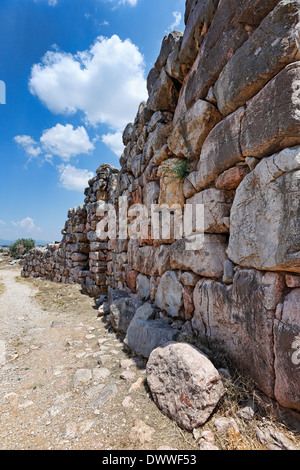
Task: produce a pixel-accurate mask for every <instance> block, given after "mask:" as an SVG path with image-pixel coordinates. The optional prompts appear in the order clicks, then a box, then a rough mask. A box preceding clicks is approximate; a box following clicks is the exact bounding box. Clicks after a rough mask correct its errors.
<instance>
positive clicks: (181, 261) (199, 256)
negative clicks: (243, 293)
mask: <svg viewBox="0 0 300 470" xmlns="http://www.w3.org/2000/svg"><path fill="white" fill-rule="evenodd" d="M193 241H195V237H190V238H189V237H188V238H186V239H182V240H178V241H177V242H176V243H173V245H172V247H171V249H170V263H171V268H172V269H180V270H182V271H193V272H194V273H195V274H199V275H200V276H205V277H213V278H219V277H221V276H222V275H223V267H224V262H225V261H226V259H227V256H226V248H227V238H226V236H225V235H211V234H204V235H203V244H202V247H201V248H199V249H196V250H191V249H189V248H190V242H193Z"/></svg>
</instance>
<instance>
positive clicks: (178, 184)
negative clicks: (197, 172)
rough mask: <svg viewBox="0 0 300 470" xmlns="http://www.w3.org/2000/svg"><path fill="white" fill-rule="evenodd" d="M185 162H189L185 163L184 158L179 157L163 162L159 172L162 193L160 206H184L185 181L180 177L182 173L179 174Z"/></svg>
mask: <svg viewBox="0 0 300 470" xmlns="http://www.w3.org/2000/svg"><path fill="white" fill-rule="evenodd" d="M185 164H187V162H186V163H185V162H184V160H182V159H179V158H169V159H168V160H166V161H164V162H163V163H162V164H161V166H160V168H159V172H158V175H159V176H160V194H159V201H158V202H159V205H160V206H161V205H167V206H169V207H175V206H176V205H178V206H179V207H183V206H184V202H185V201H184V194H183V181H182V179H181V178H180V174H179V175H178V168H179V172H180V171H181V168H182V165H185ZM176 168H177V171H176Z"/></svg>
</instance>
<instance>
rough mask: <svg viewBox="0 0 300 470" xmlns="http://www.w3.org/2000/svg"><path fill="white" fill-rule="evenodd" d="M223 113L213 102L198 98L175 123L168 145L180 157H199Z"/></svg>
mask: <svg viewBox="0 0 300 470" xmlns="http://www.w3.org/2000/svg"><path fill="white" fill-rule="evenodd" d="M220 120H221V115H220V113H219V112H218V111H217V109H216V108H215V106H213V105H212V104H211V103H208V102H207V101H202V100H198V101H197V102H196V103H195V104H194V105H193V106H192V107H191V108H190V109H189V110H188V111H187V112H186V113H185V114H184V116H182V117H181V118H180V120H179V121H178V122H177V123H176V124H175V126H174V129H173V131H172V133H171V135H170V137H169V140H168V146H169V149H170V150H171V152H172V153H173V154H174V155H177V156H178V157H186V158H189V159H195V158H199V155H200V152H201V148H202V145H203V143H204V141H205V139H206V137H207V136H208V134H209V133H210V131H211V130H212V129H213V128H214V127H215V125H216V124H217V123H218V122H220Z"/></svg>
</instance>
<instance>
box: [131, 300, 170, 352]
mask: <svg viewBox="0 0 300 470" xmlns="http://www.w3.org/2000/svg"><path fill="white" fill-rule="evenodd" d="M154 317H155V310H154V308H153V306H152V305H151V304H144V305H143V306H142V307H140V308H139V309H138V310H137V312H136V314H135V316H134V317H133V319H132V321H131V323H130V325H129V328H128V330H127V335H126V338H125V341H124V342H125V344H126V345H127V346H128V347H129V348H130V349H132V350H133V351H134V352H135V353H136V354H137V355H138V356H143V357H145V358H148V357H149V356H150V354H151V353H152V351H153V350H154V349H156V348H158V347H159V346H163V345H165V344H167V343H169V342H170V341H174V340H175V339H176V337H177V335H178V330H175V329H173V328H171V327H170V326H169V324H168V323H167V322H166V321H165V320H161V319H155V318H154Z"/></svg>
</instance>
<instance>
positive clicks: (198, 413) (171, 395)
mask: <svg viewBox="0 0 300 470" xmlns="http://www.w3.org/2000/svg"><path fill="white" fill-rule="evenodd" d="M147 382H148V385H149V387H150V390H151V393H152V396H153V399H154V401H155V403H156V404H157V406H158V407H159V408H160V409H161V411H162V412H163V413H164V414H165V415H167V416H168V417H169V418H171V419H173V420H174V421H176V423H177V424H178V425H179V426H180V427H182V428H184V429H187V430H189V431H191V430H193V429H195V428H197V427H199V426H202V425H203V424H204V423H205V422H206V421H207V420H208V419H209V417H210V416H211V414H212V412H213V411H214V409H215V408H216V406H217V404H218V403H219V401H220V399H221V397H222V396H223V394H224V388H223V384H222V379H221V376H220V374H219V373H218V371H217V370H216V368H215V367H214V365H213V364H212V363H211V362H210V360H209V359H208V358H207V357H206V356H205V355H204V354H203V353H202V352H201V351H199V350H198V349H197V348H195V347H194V346H191V345H190V344H186V343H176V342H171V343H169V344H166V345H165V346H163V347H159V348H157V349H155V350H154V351H153V352H152V353H151V355H150V358H149V361H148V364H147Z"/></svg>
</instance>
